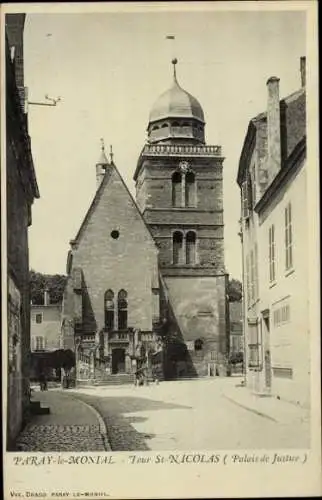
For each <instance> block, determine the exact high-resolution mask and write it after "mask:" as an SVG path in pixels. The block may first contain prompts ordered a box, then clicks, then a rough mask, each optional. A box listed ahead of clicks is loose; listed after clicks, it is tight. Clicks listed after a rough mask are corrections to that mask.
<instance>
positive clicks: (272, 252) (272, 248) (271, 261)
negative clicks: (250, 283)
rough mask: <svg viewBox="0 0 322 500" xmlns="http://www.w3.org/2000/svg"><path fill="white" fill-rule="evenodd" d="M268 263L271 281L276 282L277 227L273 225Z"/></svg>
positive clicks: (269, 232) (269, 233) (270, 233)
mask: <svg viewBox="0 0 322 500" xmlns="http://www.w3.org/2000/svg"><path fill="white" fill-rule="evenodd" d="M268 246H269V248H268V261H269V281H270V282H273V281H275V278H276V274H275V226H274V224H272V225H271V226H270V228H269V231H268Z"/></svg>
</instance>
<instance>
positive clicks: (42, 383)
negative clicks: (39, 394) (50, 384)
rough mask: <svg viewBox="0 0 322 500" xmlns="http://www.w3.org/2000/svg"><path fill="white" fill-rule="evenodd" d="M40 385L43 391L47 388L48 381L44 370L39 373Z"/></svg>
mask: <svg viewBox="0 0 322 500" xmlns="http://www.w3.org/2000/svg"><path fill="white" fill-rule="evenodd" d="M39 385H40V390H41V391H46V390H47V381H46V377H45V374H44V373H43V372H41V374H40V375H39Z"/></svg>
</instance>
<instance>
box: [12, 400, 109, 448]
mask: <svg viewBox="0 0 322 500" xmlns="http://www.w3.org/2000/svg"><path fill="white" fill-rule="evenodd" d="M32 400H33V401H41V403H42V404H45V405H48V406H49V407H50V414H49V415H36V416H34V417H33V418H32V419H31V421H30V422H29V423H28V424H27V426H26V427H25V428H24V430H23V432H22V433H21V434H20V436H19V438H18V441H17V443H16V448H17V449H18V450H19V451H67V452H68V451H76V450H77V451H104V450H105V449H106V445H105V446H104V444H105V440H104V433H103V432H102V431H103V429H102V425H101V422H100V420H99V418H98V417H97V415H96V412H95V410H93V409H92V408H91V407H89V406H88V405H86V404H84V403H83V402H81V401H79V400H77V399H75V398H73V397H72V396H71V395H70V394H67V393H63V392H61V391H57V390H50V391H46V392H34V393H33V396H32ZM107 449H108V450H109V447H108V444H107Z"/></svg>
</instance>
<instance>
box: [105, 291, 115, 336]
mask: <svg viewBox="0 0 322 500" xmlns="http://www.w3.org/2000/svg"><path fill="white" fill-rule="evenodd" d="M104 307H105V328H107V329H108V330H114V292H113V290H107V292H105V296H104Z"/></svg>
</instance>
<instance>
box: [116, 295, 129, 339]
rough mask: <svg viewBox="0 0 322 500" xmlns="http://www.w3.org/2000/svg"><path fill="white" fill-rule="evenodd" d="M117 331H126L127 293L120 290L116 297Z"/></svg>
mask: <svg viewBox="0 0 322 500" xmlns="http://www.w3.org/2000/svg"><path fill="white" fill-rule="evenodd" d="M117 311H118V329H119V330H126V329H127V292H126V291H125V290H120V291H119V293H118V297H117Z"/></svg>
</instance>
